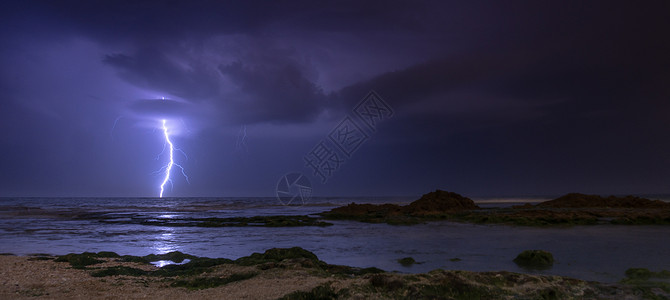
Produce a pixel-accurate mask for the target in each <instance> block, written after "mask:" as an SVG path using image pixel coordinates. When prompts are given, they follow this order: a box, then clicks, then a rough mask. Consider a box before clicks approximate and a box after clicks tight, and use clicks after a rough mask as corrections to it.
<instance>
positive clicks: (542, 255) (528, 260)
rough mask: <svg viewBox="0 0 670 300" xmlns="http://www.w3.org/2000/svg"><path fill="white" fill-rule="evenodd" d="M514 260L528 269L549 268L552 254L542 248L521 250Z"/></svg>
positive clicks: (552, 259)
mask: <svg viewBox="0 0 670 300" xmlns="http://www.w3.org/2000/svg"><path fill="white" fill-rule="evenodd" d="M514 262H515V263H516V264H517V265H519V266H521V267H524V268H529V269H549V268H551V267H552V266H553V265H554V256H553V255H552V254H551V253H550V252H548V251H544V250H526V251H523V252H521V254H519V255H518V256H517V257H516V258H515V259H514Z"/></svg>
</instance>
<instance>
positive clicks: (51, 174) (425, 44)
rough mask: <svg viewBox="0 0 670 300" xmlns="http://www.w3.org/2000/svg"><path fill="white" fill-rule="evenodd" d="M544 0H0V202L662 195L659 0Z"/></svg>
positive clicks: (663, 28)
mask: <svg viewBox="0 0 670 300" xmlns="http://www.w3.org/2000/svg"><path fill="white" fill-rule="evenodd" d="M552 3H553V4H549V3H547V2H546V1H450V2H447V1H332V2H323V1H268V2H259V1H240V2H239V3H233V2H228V1H46V0H45V1H2V3H1V4H0V35H1V36H0V37H1V38H2V39H1V40H0V63H1V66H2V68H1V69H0V129H1V130H0V196H148V197H155V196H157V195H158V192H159V191H158V189H159V185H160V183H161V181H162V180H163V173H162V172H161V167H162V166H164V165H165V164H166V163H167V162H166V160H167V158H168V157H167V155H166V153H165V152H163V154H162V155H160V154H161V151H162V150H163V146H164V144H165V140H164V136H163V131H162V129H161V120H163V119H165V120H167V123H166V124H167V125H168V127H169V132H170V136H171V139H172V142H173V143H174V145H175V146H176V147H178V148H179V149H181V150H182V151H183V152H184V153H185V154H186V156H185V155H183V154H182V153H181V152H180V151H176V152H175V160H176V161H177V162H178V163H179V164H180V165H181V166H183V168H184V170H185V172H186V174H187V175H188V176H189V180H190V183H188V182H187V181H186V180H185V179H184V178H183V177H181V175H180V172H179V170H178V169H173V174H172V177H173V187H172V188H170V187H169V185H168V186H167V190H166V193H165V195H166V196H169V197H182V196H222V197H226V196H273V195H274V193H275V187H276V184H277V181H278V180H279V179H280V178H281V177H282V176H283V175H284V174H287V173H290V172H301V173H303V174H305V175H306V176H307V178H309V180H311V182H312V184H313V185H314V194H315V195H320V196H357V195H361V196H364V195H377V196H392V195H412V196H414V195H416V196H418V195H421V194H423V193H426V192H429V191H431V190H435V189H437V188H439V189H444V190H449V191H454V192H458V193H461V194H464V195H466V196H505V195H507V196H510V195H559V194H563V193H568V192H584V193H597V194H646V193H670V2H668V1H643V2H634V1H553V2H552ZM371 90H374V91H375V92H376V93H377V94H378V95H379V96H380V97H381V100H383V102H384V103H386V104H388V106H389V108H391V109H392V111H393V114H392V115H390V114H386V115H383V114H380V116H383V117H384V118H380V119H377V121H378V122H377V123H375V127H374V130H371V129H370V128H369V127H365V124H363V123H361V120H362V119H358V118H357V115H356V114H355V107H356V105H357V104H358V103H360V101H361V100H362V99H363V98H364V97H365V96H366V95H368V92H370V91H371ZM380 112H381V113H383V111H380ZM347 117H349V119H346V118H347ZM343 120H349V121H352V122H357V123H355V124H357V125H359V126H360V128H358V127H354V126H353V125H351V124H349V125H350V126H349V127H348V128H349V129H351V128H358V129H360V130H361V131H364V132H365V133H366V135H367V138H366V139H365V140H364V142H362V143H361V144H360V145H358V146H359V147H357V148H356V149H355V151H353V153H350V156H349V157H345V156H342V153H339V158H340V160H341V161H342V162H341V163H340V164H339V166H338V168H337V169H336V170H335V171H334V172H332V173H331V174H330V175H329V176H328V178H327V182H326V183H323V182H322V178H320V177H319V176H318V174H316V175H315V174H314V171H313V169H311V168H310V167H309V166H308V165H306V161H305V158H307V157H309V153H310V152H311V151H312V150H314V149H315V147H316V146H317V145H319V143H320V142H321V141H326V142H329V141H330V140H329V136H330V135H331V133H333V132H337V131H334V130H336V128H340V129H341V127H338V125H341V123H340V122H342V121H343ZM353 141H355V140H352V142H353ZM330 146H332V145H330ZM330 150H333V151H334V152H333V153H338V152H337V151H338V150H337V149H334V148H331V149H330Z"/></svg>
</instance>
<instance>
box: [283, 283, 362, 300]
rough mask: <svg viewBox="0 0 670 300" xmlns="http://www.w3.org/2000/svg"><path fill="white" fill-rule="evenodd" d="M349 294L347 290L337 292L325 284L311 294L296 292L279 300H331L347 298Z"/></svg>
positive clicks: (328, 284) (310, 292) (314, 289)
mask: <svg viewBox="0 0 670 300" xmlns="http://www.w3.org/2000/svg"><path fill="white" fill-rule="evenodd" d="M348 294H349V292H348V290H347V289H342V290H340V291H339V292H335V290H334V289H333V287H331V286H330V283H324V284H322V285H319V286H317V287H315V288H313V289H312V290H310V291H309V292H304V291H295V292H293V293H290V294H287V295H285V296H284V297H281V298H279V300H329V299H338V298H345V297H346V296H348Z"/></svg>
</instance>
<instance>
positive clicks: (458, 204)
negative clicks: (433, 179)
mask: <svg viewBox="0 0 670 300" xmlns="http://www.w3.org/2000/svg"><path fill="white" fill-rule="evenodd" d="M403 209H404V210H405V211H406V212H408V213H410V214H412V215H416V214H418V215H421V214H433V213H444V212H454V211H463V210H473V209H479V206H477V205H476V204H475V202H474V201H472V200H471V199H470V198H467V197H463V196H461V195H459V194H456V193H452V192H446V191H442V190H436V191H434V192H431V193H428V194H425V195H423V196H421V198H420V199H419V200H416V201H414V202H412V203H410V204H409V205H407V206H405V207H403Z"/></svg>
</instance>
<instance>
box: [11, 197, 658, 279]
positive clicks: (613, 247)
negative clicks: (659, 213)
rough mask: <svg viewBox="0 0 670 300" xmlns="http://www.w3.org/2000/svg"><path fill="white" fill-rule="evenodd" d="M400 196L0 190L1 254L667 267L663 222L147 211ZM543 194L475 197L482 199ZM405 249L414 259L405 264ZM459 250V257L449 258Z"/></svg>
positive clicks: (481, 266)
mask: <svg viewBox="0 0 670 300" xmlns="http://www.w3.org/2000/svg"><path fill="white" fill-rule="evenodd" d="M413 200H415V199H411V198H402V197H397V198H396V197H379V198H369V197H368V198H338V197H323V198H315V199H311V200H310V201H309V202H308V203H307V204H305V205H299V206H284V205H282V204H281V203H280V202H279V201H278V200H277V199H275V198H254V197H250V198H167V199H165V198H164V199H158V198H0V253H13V254H17V255H28V254H34V253H47V254H54V255H62V254H67V253H80V252H84V251H92V252H98V251H114V252H117V253H119V254H122V255H125V254H129V255H146V254H151V253H156V254H158V253H166V252H170V251H181V252H184V253H189V254H193V255H197V256H207V257H225V258H231V259H236V258H239V257H242V256H247V255H249V254H251V253H253V252H263V251H265V250H267V249H269V248H273V247H293V246H299V247H302V248H305V249H307V250H309V251H312V252H314V253H315V254H316V255H317V256H318V257H319V258H320V259H321V260H323V261H326V262H328V263H331V264H343V265H349V266H357V267H378V268H381V269H384V270H387V271H399V272H403V273H417V272H427V271H430V270H434V269H438V268H443V269H458V270H471V271H499V270H507V271H513V272H526V273H527V272H529V271H527V270H524V269H521V268H519V267H518V266H517V265H516V264H514V262H512V260H513V259H514V257H516V255H517V254H518V253H520V252H521V251H523V250H528V249H543V250H547V251H550V252H552V253H553V254H554V257H555V259H556V260H557V262H556V263H555V264H554V267H553V268H551V269H549V270H544V271H531V273H537V274H555V275H565V276H571V277H575V278H579V279H584V280H595V281H601V282H615V281H618V280H620V279H622V278H623V277H624V272H625V270H626V269H628V268H631V267H644V268H649V269H651V270H661V269H666V270H670V256H668V254H670V239H669V238H668V237H669V236H670V227H667V226H614V225H599V226H578V227H571V228H530V227H515V226H505V225H473V224H461V223H453V222H429V223H425V224H419V225H412V226H394V225H387V224H368V223H361V222H356V221H329V222H331V223H333V224H334V225H333V226H329V227H284V228H281V227H279V228H274V227H223V228H205V227H165V226H150V225H142V224H139V222H140V221H143V220H151V219H154V218H188V217H197V218H200V217H236V216H263V215H309V214H315V213H319V212H323V211H327V210H330V209H331V208H334V207H337V206H341V205H345V204H348V203H351V202H356V203H397V204H407V203H409V202H411V201H413ZM542 200H547V199H543V198H524V199H519V198H506V199H480V200H479V201H478V204H479V205H480V206H482V207H494V206H509V205H514V204H519V203H524V202H539V201H542ZM407 256H411V257H413V258H414V259H416V260H417V261H418V262H420V264H415V265H413V266H410V267H404V266H402V265H400V264H398V263H397V261H396V260H397V259H399V258H403V257H407ZM452 258H459V259H460V261H452V260H451V259H452Z"/></svg>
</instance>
